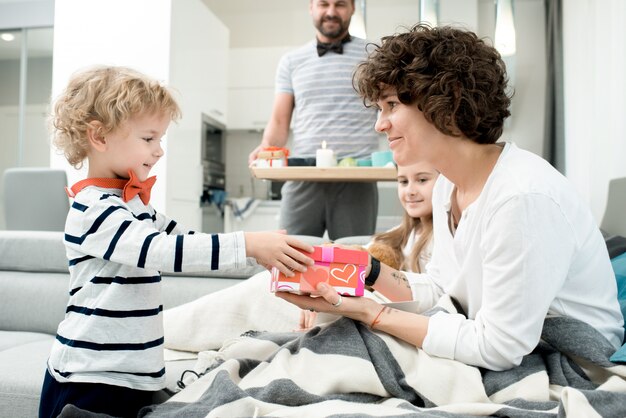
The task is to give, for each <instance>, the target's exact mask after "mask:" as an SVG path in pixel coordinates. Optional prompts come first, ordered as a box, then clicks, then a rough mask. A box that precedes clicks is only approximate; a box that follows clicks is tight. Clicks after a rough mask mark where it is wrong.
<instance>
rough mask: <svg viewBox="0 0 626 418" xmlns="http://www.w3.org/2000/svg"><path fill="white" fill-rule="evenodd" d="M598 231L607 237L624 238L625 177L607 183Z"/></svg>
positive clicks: (625, 211)
mask: <svg viewBox="0 0 626 418" xmlns="http://www.w3.org/2000/svg"><path fill="white" fill-rule="evenodd" d="M600 229H601V230H602V232H604V234H605V235H607V236H613V235H621V236H623V237H626V177H622V178H617V179H613V180H611V181H610V182H609V193H608V198H607V202H606V209H605V210H604V216H603V217H602V222H601V223H600Z"/></svg>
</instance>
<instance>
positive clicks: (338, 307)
mask: <svg viewBox="0 0 626 418" xmlns="http://www.w3.org/2000/svg"><path fill="white" fill-rule="evenodd" d="M276 296H278V297H279V298H281V299H284V300H286V301H287V302H290V303H293V304H294V305H296V306H298V307H299V308H300V309H305V310H314V311H316V312H324V313H330V314H336V315H342V316H345V317H348V318H351V319H354V320H357V321H361V322H363V323H365V324H370V323H371V322H372V321H373V320H374V317H375V316H376V314H377V313H378V312H379V311H380V309H381V305H380V304H379V303H377V302H375V301H373V300H371V299H369V298H365V297H352V296H341V295H339V294H338V293H337V291H336V290H335V288H333V287H332V286H329V285H328V284H326V283H318V285H317V291H316V292H314V293H311V295H297V294H295V293H289V292H276Z"/></svg>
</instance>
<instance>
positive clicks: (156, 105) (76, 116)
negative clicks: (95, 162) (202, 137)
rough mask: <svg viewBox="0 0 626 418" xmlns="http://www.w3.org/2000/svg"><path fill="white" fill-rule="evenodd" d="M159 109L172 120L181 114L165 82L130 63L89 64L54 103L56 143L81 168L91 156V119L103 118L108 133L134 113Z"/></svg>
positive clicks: (100, 120) (105, 130) (102, 130)
mask: <svg viewBox="0 0 626 418" xmlns="http://www.w3.org/2000/svg"><path fill="white" fill-rule="evenodd" d="M155 113H158V114H165V115H168V116H169V117H170V119H171V120H172V121H176V120H178V119H179V118H180V117H181V112H180V108H179V107H178V104H177V103H176V100H175V99H174V97H173V94H172V93H171V92H170V91H169V90H168V88H167V87H165V86H164V85H163V84H161V83H159V82H158V81H156V80H153V79H151V78H149V77H147V76H146V75H144V74H142V73H140V72H138V71H135V70H133V69H130V68H127V67H111V66H97V67H92V68H88V69H85V70H82V71H79V72H77V73H75V74H73V75H72V77H71V78H70V81H69V83H68V85H67V87H66V88H65V90H64V91H63V92H62V93H61V95H60V96H59V97H58V98H57V99H56V101H55V103H54V106H53V112H52V115H51V116H50V126H51V130H52V135H53V143H54V145H55V146H56V147H57V148H58V149H59V150H60V151H62V152H63V154H64V155H65V158H66V159H67V161H68V162H69V163H70V164H71V165H72V166H74V167H75V168H80V167H81V166H82V164H83V162H84V160H85V158H87V151H88V149H89V143H88V139H87V130H88V128H89V126H90V125H89V124H90V123H92V122H94V121H97V122H99V123H100V124H101V131H100V132H99V134H100V135H106V134H107V133H109V132H112V131H114V130H116V129H117V128H119V127H120V126H121V125H122V124H123V123H124V122H126V121H128V120H129V119H130V118H132V117H134V116H138V115H144V114H155Z"/></svg>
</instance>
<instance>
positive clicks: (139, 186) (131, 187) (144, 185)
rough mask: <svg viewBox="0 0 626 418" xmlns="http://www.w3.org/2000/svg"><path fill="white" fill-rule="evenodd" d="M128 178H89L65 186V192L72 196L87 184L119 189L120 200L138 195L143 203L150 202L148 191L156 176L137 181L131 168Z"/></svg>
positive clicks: (127, 199) (126, 199)
mask: <svg viewBox="0 0 626 418" xmlns="http://www.w3.org/2000/svg"><path fill="white" fill-rule="evenodd" d="M128 177H129V179H128V180H124V179H113V178H89V179H85V180H81V181H79V182H78V183H76V184H75V185H73V186H72V187H71V188H68V187H66V188H65V192H66V193H67V195H68V196H69V197H74V196H76V195H77V194H78V192H80V191H81V190H82V189H84V188H85V187H87V186H96V187H104V188H106V189H121V190H122V200H124V202H128V201H129V200H131V199H132V198H133V197H135V196H137V195H139V198H140V199H141V201H142V202H143V204H144V205H147V204H148V203H150V192H151V191H152V186H154V183H155V182H156V176H152V177H148V178H147V179H146V180H145V181H139V179H138V178H137V176H136V175H135V173H134V172H133V171H132V170H129V171H128Z"/></svg>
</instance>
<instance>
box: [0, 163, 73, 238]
mask: <svg viewBox="0 0 626 418" xmlns="http://www.w3.org/2000/svg"><path fill="white" fill-rule="evenodd" d="M3 177H4V216H5V221H6V229H7V230H30V231H63V230H64V227H65V218H66V217H67V212H68V211H69V207H70V206H69V199H68V197H67V194H66V193H65V186H67V174H66V173H65V171H64V170H60V169H52V168H39V167H19V168H9V169H7V170H6V171H5V172H4V176H3Z"/></svg>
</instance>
